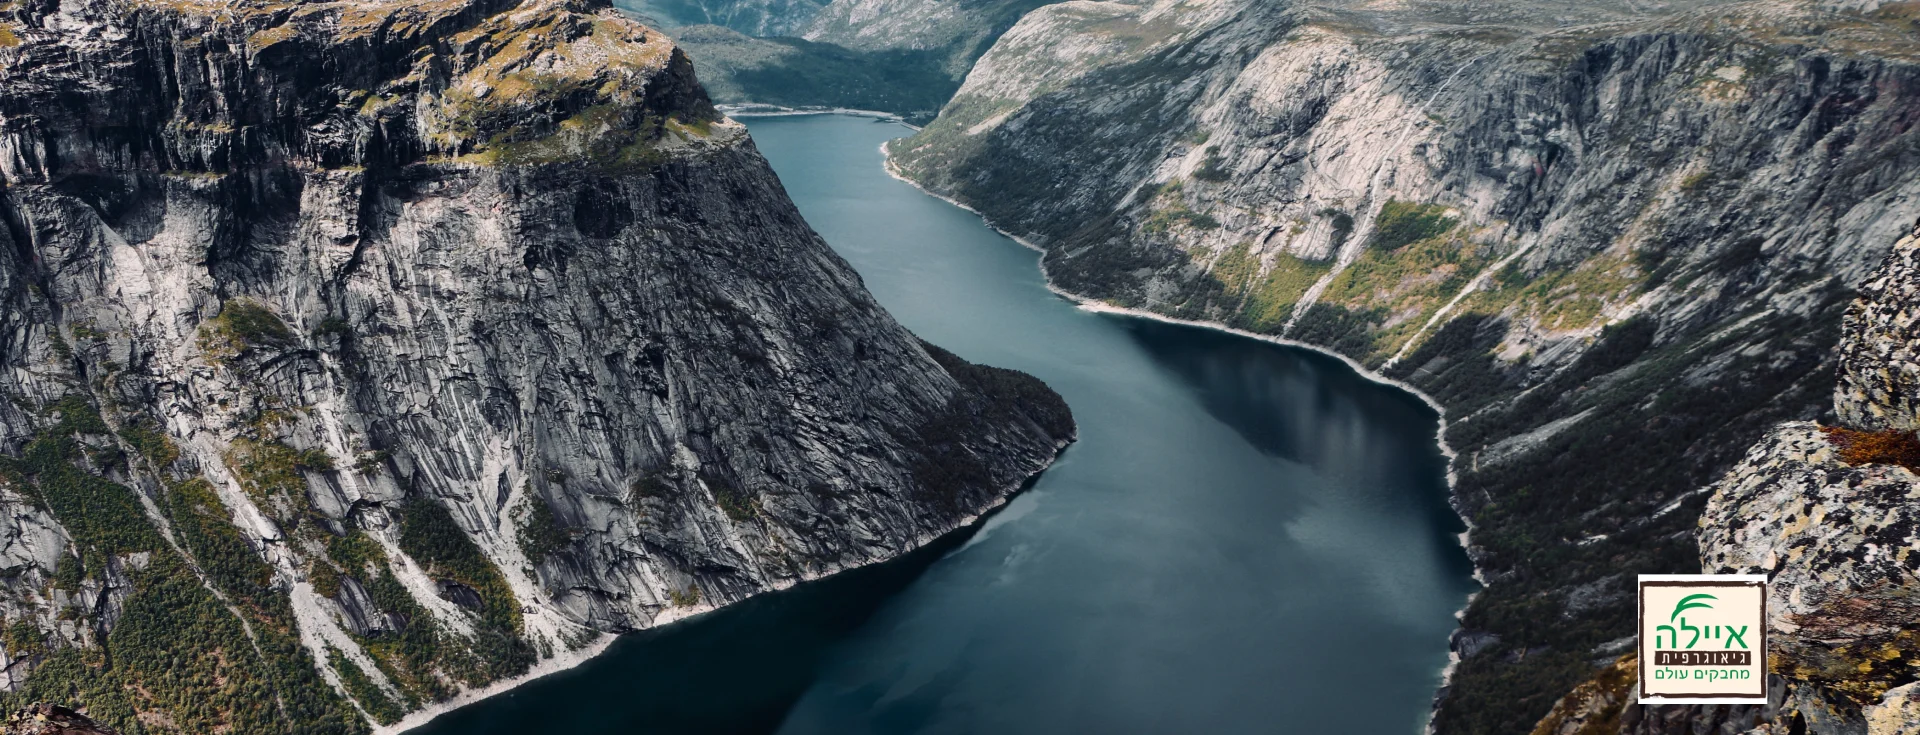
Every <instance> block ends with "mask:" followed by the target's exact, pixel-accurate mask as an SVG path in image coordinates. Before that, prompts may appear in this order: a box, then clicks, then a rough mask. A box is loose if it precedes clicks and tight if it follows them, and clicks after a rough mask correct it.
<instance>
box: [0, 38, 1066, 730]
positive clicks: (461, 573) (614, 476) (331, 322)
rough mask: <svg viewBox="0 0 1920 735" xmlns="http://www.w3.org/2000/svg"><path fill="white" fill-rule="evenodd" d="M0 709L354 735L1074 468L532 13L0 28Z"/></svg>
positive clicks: (752, 165) (740, 139) (1018, 389)
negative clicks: (1055, 468)
mask: <svg viewBox="0 0 1920 735" xmlns="http://www.w3.org/2000/svg"><path fill="white" fill-rule="evenodd" d="M0 222H4V225H5V226H4V227H3V228H0V244H4V247H3V248H0V300H3V301H4V302H5V306H4V308H0V393H4V394H5V399H6V400H4V401H0V455H4V457H0V509H3V510H4V517H5V518H6V519H7V520H6V523H5V524H0V557H4V563H3V564H0V567H4V569H5V574H4V575H3V576H0V587H4V589H5V594H4V595H0V610H4V613H5V617H6V620H7V621H8V622H7V624H6V628H5V631H4V637H3V638H0V644H3V645H0V649H3V651H4V652H3V654H0V689H4V690H5V691H7V692H9V694H7V695H5V696H0V700H4V701H10V702H15V703H16V704H14V705H12V706H19V704H20V703H25V702H32V701H39V700H51V701H69V702H72V701H78V702H83V703H85V704H87V705H88V706H89V708H90V711H89V714H90V715H91V716H92V717H94V718H96V719H99V720H101V721H102V722H103V723H106V724H109V725H112V726H115V727H118V728H121V729H134V728H136V727H137V730H138V731H145V732H195V733H197V732H221V731H234V732H247V733H266V732H276V733H278V732H358V731H364V730H365V729H367V723H368V721H372V722H378V723H389V722H393V721H395V720H396V719H398V718H399V717H400V716H402V715H403V714H404V713H406V712H408V711H412V710H415V709H418V708H421V707H424V706H427V705H429V704H430V703H432V702H435V701H440V700H444V699H446V698H448V697H450V696H453V695H455V694H457V693H459V692H461V691H464V690H467V689H470V688H472V687H476V686H478V685H481V684H484V683H487V682H492V681H497V680H501V679H503V678H507V677H512V676H515V675H518V674H521V673H523V672H525V671H527V670H528V668H529V666H531V665H532V664H533V663H535V662H536V661H538V660H540V659H543V658H546V657H551V656H556V655H560V654H564V653H565V652H567V651H568V650H570V649H577V648H579V647H582V646H584V645H586V644H587V643H588V642H590V641H591V640H592V639H594V638H596V637H597V636H598V635H599V634H600V633H602V632H604V631H620V630H629V629H636V628H644V627H647V626H650V625H655V624H659V623H662V622H665V621H670V620H674V619H677V618H680V617H684V616H686V615H689V614H692V613H695V612H699V611H703V610H709V609H712V608H714V607H717V606H720V605H725V604H727V603H730V602H734V601H737V600H740V599H742V598H745V597H747V596H750V595H753V594H755V593H758V592H761V591H765V590H769V589H775V588H780V587H784V586H788V585H791V584H793V583H795V582H798V581H801V580H805V579H810V578H814V577H818V576H821V575H825V574H829V573H832V572H834V571H837V570H841V569H846V568H849V567H853V566H858V565H862V564H867V563H872V562H876V561H880V560H884V559H887V558H890V557H892V556H895V555H898V554H900V553H902V552H904V551H907V550H909V549H912V548H914V547H916V546H918V545H920V544H922V543H924V542H925V541H927V540H929V539H931V538H933V537H935V536H937V535H939V534H942V533H944V532H946V531H949V530H951V529H953V528H955V527H957V526H959V525H961V524H963V523H965V522H967V521H968V520H969V519H970V518H972V517H974V516H976V515H977V514H979V513H981V512H983V511H985V510H986V509H988V508H991V507H993V506H995V505H997V504H998V503H999V502H1000V501H1001V500H1003V499H1004V498H1005V497H1006V495H1007V494H1008V493H1010V492H1011V491H1013V490H1014V489H1016V488H1017V487H1018V486H1019V485H1020V484H1021V483H1022V482H1023V481H1024V480H1025V479H1026V478H1028V477H1029V476H1030V475H1032V474H1033V473H1035V472H1038V471H1039V470H1040V469H1041V468H1043V467H1045V466H1046V465H1047V463H1048V462H1049V461H1050V460H1051V459H1052V457H1053V456H1054V454H1055V453H1056V452H1057V451H1058V449H1059V448H1060V447H1062V446H1064V445H1065V444H1066V443H1067V442H1068V441H1070V440H1071V439H1072V437H1073V435H1074V428H1073V423H1072V418H1071V416H1070V414H1069V413H1068V411H1067V408H1066V406H1065V404H1064V403H1063V402H1062V401H1061V400H1060V399H1059V397H1058V396H1056V395H1054V394H1053V393H1052V392H1051V391H1049V390H1048V389H1047V388H1046V387H1045V386H1044V385H1042V384H1040V383H1039V382H1038V381H1036V380H1034V379H1032V378H1030V377H1028V376H1025V375H1022V374H1019V373H1014V372H1011V371H1004V370H998V369H994V368H988V367H984V366H976V365H971V364H968V363H966V362H965V361H963V360H960V359H958V358H956V357H954V356H952V355H949V354H947V353H945V352H942V351H940V350H938V349H937V348H933V347H931V346H927V345H924V344H923V343H921V342H919V341H918V340H917V339H915V338H914V337H913V336H912V335H911V334H909V333H908V332H907V331H906V330H904V329H903V328H901V327H900V326H899V325H898V324H896V323H895V322H894V321H893V320H892V319H891V318H890V317H889V316H888V315H887V314H886V313H885V312H884V311H882V310H881V309H880V308H879V306H878V305H876V304H875V303H874V301H873V300H872V298H871V297H870V296H869V295H868V294H867V292H866V291H865V289H864V287H863V286H862V285H861V283H860V281H859V278H858V277H857V276H856V275H855V274H854V273H853V272H852V271H851V269H849V268H848V267H847V265H846V264H845V263H844V262H843V261H841V260H840V259H839V258H838V257H836V256H835V255H834V254H833V253H832V252H831V251H830V250H829V249H828V248H827V246H826V244H825V243H824V242H822V241H821V240H820V238H819V237H818V236H817V235H815V234H813V233H812V232H811V231H810V230H809V229H808V228H807V226H806V224H805V223H804V222H803V221H802V220H801V219H800V216H799V214H798V213H797V212H796V211H795V210H794V208H793V206H792V204H791V203H790V202H789V201H788V200H787V199H786V197H785V194H784V192H783V191H782V190H781V188H780V184H779V182H778V180H777V179H776V178H775V177H774V175H773V173H772V172H771V170H770V169H769V168H768V167H767V165H766V163H765V162H764V161H763V160H762V159H761V158H760V156H759V154H758V153H757V152H756V151H755V150H754V148H753V144H752V142H751V141H750V140H749V139H748V138H747V136H746V133H745V130H744V128H742V127H741V126H740V125H739V124H737V123H735V122H733V121H731V120H728V119H726V118H724V117H723V116H721V115H719V114H718V113H716V112H715V111H714V109H713V108H712V106H711V105H710V104H709V103H708V101H707V97H706V95H705V93H704V92H703V91H702V90H701V89H700V87H699V85H698V84H697V82H696V81H695V79H694V76H693V73H692V70H691V67H690V65H689V64H688V63H687V61H686V59H685V57H684V56H682V55H681V54H680V53H679V52H678V51H677V50H675V48H674V47H673V45H672V43H671V42H670V41H668V40H667V39H666V38H665V37H663V36H661V35H660V34H658V33H656V32H654V31H652V30H650V29H647V28H645V27H642V26H639V25H637V24H635V23H633V22H631V21H629V20H627V19H625V18H624V17H623V16H621V15H619V14H617V13H615V12H614V11H612V10H611V9H609V8H607V7H605V6H603V5H599V4H595V3H593V2H581V1H578V0H526V1H525V2H517V3H516V2H513V1H512V0H396V1H392V2H380V3H355V2H339V3H327V2H321V3H304V4H287V3H277V2H256V3H240V4H235V3H217V4H216V3H200V2H196V1H194V0H187V1H185V2H160V1H158V0H155V1H151V2H149V1H144V0H135V1H133V2H117V1H113V2H109V1H105V0H64V1H59V2H56V1H47V2H41V1H39V0H29V1H28V2H14V3H9V4H6V5H0Z"/></svg>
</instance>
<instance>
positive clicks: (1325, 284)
mask: <svg viewBox="0 0 1920 735" xmlns="http://www.w3.org/2000/svg"><path fill="white" fill-rule="evenodd" d="M1917 12H1920V11H1916V8H1915V6H1914V4H1911V3H1868V4H1865V5H1864V6H1861V5H1860V4H1853V5H1850V6H1848V7H1845V8H1838V7H1833V6H1828V5H1821V4H1816V3H1803V2H1757V3H1713V2H1689V3H1666V4H1644V3H1637V4H1629V5H1627V6H1624V7H1613V6H1599V5H1561V4H1549V3H1534V2H1517V1H1507V2H1489V3H1471V4H1457V3H1445V4H1442V3H1405V4H1396V5H1392V6H1383V5H1380V4H1360V3H1353V4H1348V3H1338V2H1327V3H1302V4H1285V3H1258V2H1229V3H1198V2H1175V1H1163V2H1155V3H1150V4H1144V5H1132V4H1123V3H1103V2H1071V3H1062V4H1059V5H1051V6H1047V7H1043V8H1041V9H1039V10H1036V11H1033V12H1031V13H1029V14H1027V15H1026V16H1025V17H1024V18H1023V19H1022V20H1021V21H1020V23H1019V24H1018V25H1016V26H1015V27H1014V28H1013V29H1012V30H1010V31H1008V32H1007V33H1006V35H1005V36H1003V37H1002V38H1001V39H1000V41H999V42H998V43H997V44H996V45H995V47H994V48H993V49H992V50H991V51H989V52H988V53H987V54H986V55H985V56H984V57H982V58H981V60H980V61H979V63H978V64H977V65H976V66H975V67H974V69H973V70H972V72H971V73H970V74H969V76H968V78H967V80H966V82H965V83H964V84H963V85H962V87H961V89H960V91H959V92H958V93H957V94H956V96H955V98H954V100H953V101H952V102H950V103H949V104H948V105H947V107H946V108H945V109H944V110H943V111H942V113H941V116H940V118H939V119H938V120H936V121H935V122H934V123H933V124H931V125H929V126H928V127H927V128H926V129H925V130H924V131H922V132H921V133H919V134H918V135H916V136H914V137H913V138H910V139H907V140H904V141H900V142H898V143H895V144H894V145H893V146H892V147H891V148H890V154H891V160H892V165H893V166H894V167H895V168H896V170H898V171H899V172H901V173H902V174H903V175H905V176H907V177H908V178H911V179H912V180H914V181H916V182H918V183H920V184H921V185H923V186H926V187H927V188H929V189H930V190H932V191H934V192H936V193H938V194H941V195H943V196H949V197H952V198H954V199H956V200H958V201H960V202H962V203H964V204H967V205H968V206H971V207H974V208H975V209H977V210H979V211H981V212H982V213H983V214H984V215H985V216H986V217H988V218H989V219H990V220H992V221H993V223H994V224H995V225H996V226H998V227H1000V228H1002V229H1005V230H1007V231H1009V232H1011V233H1013V234H1015V235H1018V236H1020V237H1022V238H1023V239H1025V240H1027V241H1029V242H1032V243H1034V244H1035V245H1037V246H1039V247H1041V248H1043V249H1044V250H1045V251H1046V256H1045V258H1044V264H1045V267H1046V269H1047V271H1048V273H1049V275H1050V276H1051V278H1052V279H1053V281H1054V282H1055V284H1056V285H1058V286H1059V287H1061V288H1063V289H1064V290H1067V291H1069V292H1073V293H1075V294H1078V295H1080V296H1083V297H1085V298H1089V299H1093V300H1096V301H1100V302H1104V303H1107V304H1111V305H1114V306H1119V307H1126V308H1135V309H1144V310H1150V311H1154V312H1158V313H1161V314H1166V315H1169V316H1173V317H1178V318H1183V319H1192V320H1199V321H1208V322H1213V323H1217V324H1223V325H1226V326H1231V327H1235V328H1238V329H1244V330H1247V331H1252V332H1257V333H1264V334H1273V335H1283V336H1286V337H1289V338H1293V339H1298V340H1302V341H1306V342H1310V343H1314V344H1319V345H1323V346H1326V347H1328V348H1331V349H1334V350H1336V351H1339V352H1341V353H1343V354H1346V355H1348V356H1350V357H1352V358H1354V359H1355V360H1357V361H1360V362H1361V363H1363V364H1365V365H1368V366H1371V367H1375V368H1377V369H1379V370H1381V371H1382V372H1384V373H1385V374H1386V375H1388V376H1389V377H1394V378H1398V379H1402V380H1405V381H1407V382H1408V383H1411V384H1412V385H1413V386H1415V387H1417V388H1419V389H1420V390H1422V391H1424V392H1425V393H1427V394H1429V395H1431V396H1433V397H1434V398H1435V399H1437V400H1438V401H1439V402H1441V403H1442V404H1443V405H1444V406H1445V408H1446V409H1447V413H1448V416H1449V425H1448V429H1447V436H1446V439H1447V442H1448V444H1449V445H1451V446H1452V447H1453V448H1454V449H1455V450H1456V451H1458V452H1459V455H1460V458H1459V460H1458V462H1456V466H1455V470H1456V474H1457V482H1456V486H1455V499H1456V505H1457V506H1458V508H1459V510H1460V511H1461V513H1462V515H1463V516H1465V517H1466V518H1468V520H1470V521H1471V522H1472V523H1473V526H1474V529H1473V532H1472V536H1471V545H1470V552H1471V553H1472V554H1473V556H1474V558H1475V560H1476V562H1477V563H1478V565H1479V567H1480V569H1481V571H1482V574H1483V575H1484V576H1485V578H1486V579H1487V581H1488V583H1489V586H1488V588H1487V590H1486V591H1485V592H1484V593H1483V594H1481V595H1480V596H1478V597H1477V598H1476V599H1475V601H1474V603H1473V605H1472V606H1471V607H1470V608H1469V609H1468V610H1467V612H1466V614H1465V616H1464V618H1463V621H1462V623H1463V627H1462V630H1461V631H1460V633H1459V634H1457V635H1456V637H1455V647H1456V651H1457V653H1458V654H1459V655H1460V656H1461V658H1462V660H1461V663H1460V665H1459V667H1458V669H1457V670H1456V672H1455V675H1454V678H1453V680H1452V682H1451V685H1450V686H1449V687H1448V688H1447V689H1446V690H1445V691H1443V692H1442V693H1441V695H1440V697H1439V698H1438V701H1437V710H1436V714H1435V718H1434V727H1435V729H1436V730H1437V731H1438V732H1441V733H1525V732H1529V731H1531V730H1532V729H1533V728H1534V726H1535V725H1536V724H1538V723H1539V721H1540V719H1541V717H1542V716H1543V715H1545V714H1546V713H1547V711H1548V710H1549V709H1550V708H1551V707H1552V706H1553V704H1554V702H1555V701H1556V700H1558V699H1559V698H1560V697H1561V696H1562V695H1564V694H1566V693H1567V692H1568V691H1569V690H1570V689H1572V688H1573V687H1574V686H1575V685H1576V684H1579V683H1581V682H1583V681H1587V680H1590V679H1592V678H1594V677H1595V676H1596V674H1597V673H1600V672H1603V671H1604V670H1605V669H1606V667H1607V666H1608V665H1610V664H1611V662H1613V661H1614V660H1615V658H1616V657H1617V656H1619V655H1620V654H1621V653H1622V652H1624V651H1626V650H1628V648H1629V647H1630V646H1631V643H1632V640H1631V638H1630V635H1631V632H1632V631H1631V603H1632V599H1633V597H1632V587H1631V580H1632V579H1633V575H1635V574H1637V573H1642V572H1684V571H1691V570H1693V569H1697V568H1699V564H1700V562H1699V557H1698V554H1697V552H1696V549H1695V545H1694V542H1693V533H1692V532H1693V529H1694V526H1695V522H1696V520H1697V519H1698V518H1699V517H1700V513H1701V511H1702V509H1703V507H1704V503H1705V502H1706V497H1707V496H1706V493H1705V492H1704V491H1703V488H1705V487H1706V486H1708V485H1709V484H1710V483H1712V482H1713V481H1715V480H1716V479H1718V478H1719V477H1720V475H1721V474H1722V473H1723V472H1725V471H1726V470H1727V469H1728V468H1729V467H1731V466H1732V465H1733V464H1734V463H1736V462H1737V461H1739V460H1740V458H1741V457H1742V456H1743V455H1744V454H1745V453H1746V450H1747V448H1748V447H1749V446H1750V445H1752V443H1753V442H1754V441H1755V440H1756V439H1758V438H1760V437H1761V436H1762V435H1763V434H1764V433H1765V432H1766V431H1767V430H1768V428H1769V427H1771V426H1772V425H1774V424H1775V423H1777V422H1779V421H1784V420H1794V419H1814V418H1820V417H1822V416H1826V415H1829V411H1830V409H1829V408H1828V406H1829V405H1830V403H1829V400H1828V397H1827V396H1828V393H1829V390H1830V387H1831V385H1832V380H1833V375H1834V373H1833V370H1834V364H1835V362H1834V357H1833V352H1832V349H1833V346H1834V344H1835V340H1836V339H1838V336H1839V334H1840V330H1839V328H1838V326H1839V321H1840V315H1841V313H1842V311H1843V310H1844V308H1845V305H1846V303H1847V301H1848V299H1849V298H1850V297H1851V289H1852V288H1853V287H1854V286H1856V285H1857V284H1859V283H1861V282H1862V281H1863V279H1864V278H1865V277H1866V274H1867V272H1868V271H1869V269H1871V268H1872V267H1873V265H1874V264H1875V263H1877V262H1879V260H1880V259H1881V256H1882V255H1883V254H1884V253H1885V252H1886V248H1887V247H1888V245H1889V244H1891V243H1892V242H1894V241H1895V240H1896V239H1898V238H1899V237H1900V236H1901V235H1902V234H1904V233H1905V232H1906V231H1907V229H1908V228H1909V227H1910V226H1911V224H1912V223H1913V221H1914V220H1915V217H1916V216H1920V177H1916V176H1915V175H1914V172H1915V171H1920V132H1916V131H1915V125H1914V123H1915V121H1916V110H1920V65H1916V64H1915V61H1916V59H1917V58H1920V35H1917V34H1916V26H1915V23H1914V19H1915V18H1916V17H1917V16H1916V13H1917Z"/></svg>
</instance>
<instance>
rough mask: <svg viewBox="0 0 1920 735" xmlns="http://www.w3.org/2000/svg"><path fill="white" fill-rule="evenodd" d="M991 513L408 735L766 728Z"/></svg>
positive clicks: (612, 651)
mask: <svg viewBox="0 0 1920 735" xmlns="http://www.w3.org/2000/svg"><path fill="white" fill-rule="evenodd" d="M1038 479H1039V476H1035V477H1034V478H1032V479H1030V480H1028V482H1027V484H1026V485H1025V486H1024V487H1023V488H1022V489H1021V492H1026V491H1027V490H1030V489H1032V487H1033V483H1034V482H1035V481H1037V480H1038ZM1016 497H1018V496H1017V495H1016ZM1001 507H1002V508H1004V507H1006V506H1001ZM995 512H996V513H997V512H998V511H997V510H996V511H995ZM992 515H993V514H992V513H989V514H988V515H987V516H985V517H983V518H981V519H979V520H977V521H975V522H974V523H973V524H971V525H968V526H966V527H964V528H960V529H957V530H955V531H953V532H951V533H948V534H947V535H945V536H942V537H940V538H938V539H935V540H934V541H933V542H932V543H929V544H927V545H926V546H924V547H921V548H920V549H917V550H915V551H913V552H912V553H909V554H907V555H905V556H902V557H900V558H898V559H893V560H890V561H887V562H883V563H880V564H874V565H870V566H866V567H861V568H858V569H852V570H849V571H846V572H842V573H840V574H836V575H833V576H830V577H827V578H826V579H822V580H817V581H813V582H807V583H804V584H800V585H797V586H795V587H792V588H789V589H786V590H781V591H778V592H770V593H766V594H762V595H759V596H757V597H753V598H750V599H748V600H746V601H744V602H739V603H735V604H733V605H729V606H727V607H724V608H721V609H719V610H716V611H714V612H712V613H708V614H706V615H702V616H700V617H696V618H692V619H689V620H685V621H681V622H678V623H674V624H672V625H667V626H663V627H660V628H657V629H653V630H644V631H638V632H634V633H628V634H625V635H623V636H621V637H620V639H619V640H618V641H615V642H614V644H613V645H612V646H610V647H609V648H608V649H607V650H606V651H605V652H603V653H601V654H600V655H599V656H597V657H595V658H593V659H591V660H589V661H587V662H586V663H583V664H581V665H580V666H577V667H575V668H572V669H568V670H566V671H561V672H557V673H555V674H552V675H550V676H546V677H542V678H540V679H536V680H534V681H531V682H528V683H527V684H524V685H522V686H520V687H517V688H515V689H512V690H510V691H508V692H506V693H504V694H500V695H498V696H495V697H491V698H488V699H486V700H483V701H481V702H479V703H475V704H474V705H469V706H467V707H463V708H461V709H457V710H454V711H452V712H448V713H446V714H443V715H441V716H440V717H438V718H435V719H434V720H433V721H432V722H430V723H428V724H426V725H423V726H421V727H419V728H417V729H414V730H409V731H408V735H506V734H508V733H513V734H514V735H524V734H525V733H530V732H553V733H563V732H564V733H583V734H592V735H612V734H614V733H620V734H622V735H625V734H627V733H647V734H648V735H680V734H682V733H684V734H687V735H693V734H695V733H698V734H699V735H733V734H738V735H750V734H758V733H769V732H773V731H775V730H776V729H778V728H779V726H780V723H781V721H782V720H783V719H784V718H785V717H786V714H787V711H788V710H789V709H791V708H792V706H793V703H794V702H795V701H796V700H798V699H799V698H800V696H801V694H802V693H804V692H805V691H806V690H807V688H808V687H809V686H811V685H812V684H813V682H814V679H815V674H816V670H817V669H818V668H819V666H820V665H821V663H822V661H823V660H824V659H825V657H826V656H827V654H828V653H829V652H830V651H832V650H833V649H834V647H835V646H837V645H839V644H840V643H841V642H842V641H843V640H845V639H846V638H847V637H848V636H849V635H851V634H852V633H853V632H854V631H856V630H858V629H859V628H860V627H861V626H862V625H864V624H865V623H866V622H867V621H868V620H869V619H870V618H872V617H873V615H874V613H876V612H878V611H879V610H880V608H881V607H882V605H884V604H885V603H886V601H887V600H888V599H890V598H892V597H893V596H895V595H897V594H899V593H900V591H901V590H903V589H906V588H907V586H908V585H911V584H913V582H914V580H917V579H919V578H920V577H921V575H923V574H925V573H926V571H927V570H928V569H929V568H930V567H932V566H933V565H934V564H935V563H937V562H939V561H940V560H941V559H942V558H944V557H945V556H946V555H948V554H950V553H952V552H954V551H956V550H958V549H960V548H962V547H963V546H964V545H965V544H966V542H967V540H968V539H970V538H972V537H973V536H974V534H976V533H978V532H979V530H980V528H981V527H982V526H984V525H985V524H986V522H987V520H989V519H990V518H991V517H992ZM530 728H531V729H530Z"/></svg>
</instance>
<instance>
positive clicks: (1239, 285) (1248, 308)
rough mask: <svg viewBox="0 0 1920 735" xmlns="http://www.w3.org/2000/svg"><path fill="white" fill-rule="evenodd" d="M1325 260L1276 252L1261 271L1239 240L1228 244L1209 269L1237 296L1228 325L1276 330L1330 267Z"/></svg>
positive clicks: (1265, 331)
mask: <svg viewBox="0 0 1920 735" xmlns="http://www.w3.org/2000/svg"><path fill="white" fill-rule="evenodd" d="M1332 268H1333V264H1332V263H1328V262H1325V261H1313V260H1302V259H1300V258H1296V257H1293V256H1291V255H1287V254H1286V253H1276V254H1275V255H1273V257H1272V265H1271V266H1270V267H1268V268H1267V269H1266V270H1265V272H1262V271H1261V263H1260V260H1259V258H1256V257H1254V256H1253V254H1252V253H1251V252H1249V248H1248V246H1247V244H1246V243H1244V242H1242V243H1239V244H1237V245H1234V246H1233V247H1232V248H1228V249H1227V251H1226V252H1224V253H1221V254H1220V257H1219V258H1218V259H1216V260H1215V261H1214V262H1213V268H1212V269H1211V273H1212V274H1213V277H1214V278H1216V279H1219V281H1220V283H1221V285H1222V286H1223V287H1225V289H1226V293H1227V294H1228V295H1230V296H1238V297H1239V298H1240V299H1241V301H1240V308H1239V311H1237V312H1235V313H1234V316H1233V318H1232V319H1230V320H1229V321H1228V325H1229V326H1232V327H1235V328H1237V329H1245V330H1248V331H1251V332H1263V333H1268V334H1273V333H1278V332H1279V331H1280V328H1281V327H1283V326H1286V323H1287V318H1288V317H1290V316H1292V315H1293V305H1294V304H1295V303H1298V302H1299V301H1300V297H1301V296H1304V295H1306V293H1307V289H1309V288H1311V287H1313V284H1314V282H1315V281H1318V280H1320V277H1321V276H1324V275H1326V273H1327V271H1329V270H1332Z"/></svg>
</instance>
